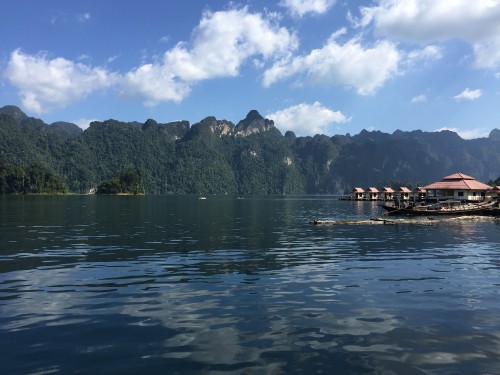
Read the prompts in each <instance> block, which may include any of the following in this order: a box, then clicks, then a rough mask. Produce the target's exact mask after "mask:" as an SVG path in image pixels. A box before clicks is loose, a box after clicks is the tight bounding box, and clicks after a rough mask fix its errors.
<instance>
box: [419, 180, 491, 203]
mask: <svg viewBox="0 0 500 375" xmlns="http://www.w3.org/2000/svg"><path fill="white" fill-rule="evenodd" d="M424 189H425V190H426V191H427V200H430V201H439V200H445V199H456V200H460V201H466V202H482V201H484V200H486V197H487V195H488V194H487V193H489V192H490V191H491V190H492V189H491V186H489V185H486V184H483V183H482V182H479V181H477V180H476V179H475V178H473V177H470V176H467V175H465V174H463V173H455V174H452V175H450V176H447V177H444V178H443V179H442V180H441V181H438V182H434V183H432V184H430V185H427V186H424ZM490 197H491V196H490Z"/></svg>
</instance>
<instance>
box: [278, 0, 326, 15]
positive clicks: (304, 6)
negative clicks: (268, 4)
mask: <svg viewBox="0 0 500 375" xmlns="http://www.w3.org/2000/svg"><path fill="white" fill-rule="evenodd" d="M334 4H335V0H282V1H281V2H280V5H281V6H282V7H285V8H287V9H288V10H289V11H290V13H292V14H293V15H294V16H298V17H303V16H304V15H305V14H307V13H314V14H323V13H326V12H327V11H328V9H330V8H331V7H332V6H333V5H334Z"/></svg>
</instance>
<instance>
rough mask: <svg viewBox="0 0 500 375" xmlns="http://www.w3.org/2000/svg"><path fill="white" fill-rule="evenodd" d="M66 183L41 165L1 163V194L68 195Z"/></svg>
mask: <svg viewBox="0 0 500 375" xmlns="http://www.w3.org/2000/svg"><path fill="white" fill-rule="evenodd" d="M67 192H68V187H67V186H66V183H65V182H64V181H63V180H62V178H61V177H59V176H58V175H57V174H55V173H54V172H53V171H51V170H50V169H48V168H46V167H44V166H42V165H40V164H36V163H35V164H30V165H12V164H9V163H7V162H5V161H0V194H66V193H67Z"/></svg>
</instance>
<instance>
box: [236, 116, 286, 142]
mask: <svg viewBox="0 0 500 375" xmlns="http://www.w3.org/2000/svg"><path fill="white" fill-rule="evenodd" d="M272 130H273V131H277V132H279V130H278V129H276V128H275V127H274V121H273V120H269V119H267V118H264V117H262V116H261V115H260V114H259V112H257V111H256V110H252V111H250V112H248V115H247V117H246V118H245V119H244V120H241V121H240V122H239V123H238V125H236V128H235V131H234V134H235V135H236V136H240V137H246V136H248V135H250V134H256V133H263V132H268V131H272ZM280 135H281V133H280Z"/></svg>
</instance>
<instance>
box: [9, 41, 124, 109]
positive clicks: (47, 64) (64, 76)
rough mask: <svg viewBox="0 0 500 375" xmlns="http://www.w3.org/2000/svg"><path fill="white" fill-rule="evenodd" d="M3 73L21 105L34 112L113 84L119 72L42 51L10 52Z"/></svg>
mask: <svg viewBox="0 0 500 375" xmlns="http://www.w3.org/2000/svg"><path fill="white" fill-rule="evenodd" d="M4 75H5V77H6V78H7V79H8V80H9V81H10V83H11V84H12V85H13V86H15V87H16V88H17V89H18V91H19V95H20V97H21V101H22V104H23V106H24V108H26V109H27V110H28V111H32V112H36V113H44V112H48V111H50V110H51V109H53V108H58V107H66V106H68V105H69V104H72V103H74V102H77V101H79V100H82V99H84V98H85V97H86V96H87V95H88V94H90V93H91V92H93V91H96V90H100V89H103V88H107V87H110V86H112V85H113V84H115V83H116V82H117V79H118V76H117V75H116V74H114V73H110V72H108V71H107V70H105V69H103V68H100V67H94V68H92V67H89V66H87V65H84V64H82V63H75V62H72V61H69V60H66V59H64V58H60V57H58V58H54V59H51V60H50V59H48V58H47V56H46V55H45V54H39V55H36V56H32V55H27V54H24V53H23V52H21V51H20V50H15V51H14V52H12V54H11V56H10V59H9V62H8V64H7V68H6V70H5V71H4Z"/></svg>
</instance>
